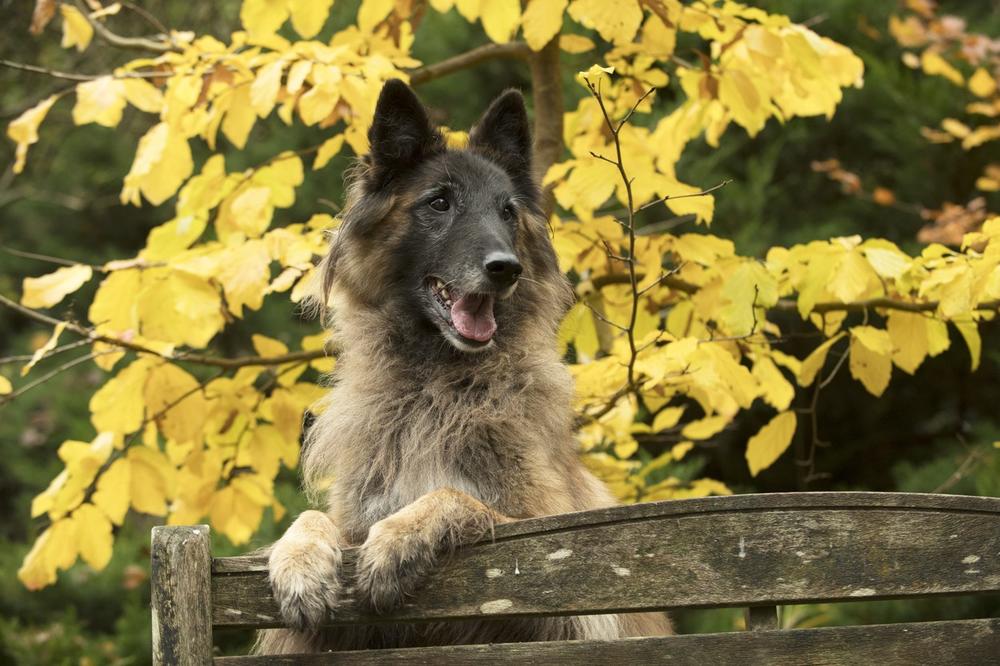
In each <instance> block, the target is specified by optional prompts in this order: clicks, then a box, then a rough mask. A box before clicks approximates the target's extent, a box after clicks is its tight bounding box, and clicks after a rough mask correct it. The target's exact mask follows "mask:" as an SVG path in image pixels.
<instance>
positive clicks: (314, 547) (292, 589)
mask: <svg viewBox="0 0 1000 666" xmlns="http://www.w3.org/2000/svg"><path fill="white" fill-rule="evenodd" d="M340 560H341V557H340V549H339V548H336V547H335V546H332V545H331V544H328V543H322V542H312V543H307V542H303V541H285V542H283V541H278V543H276V544H275V546H274V549H273V550H272V551H271V556H270V558H269V560H268V570H269V572H270V580H271V593H272V595H273V596H274V599H275V601H277V602H278V607H279V608H280V609H281V617H282V619H283V620H284V621H285V624H287V625H288V626H289V627H291V628H293V629H295V630H297V631H315V630H317V629H318V628H319V627H321V626H322V625H323V623H324V622H325V621H326V620H327V619H328V618H329V616H330V614H331V613H332V612H333V611H334V610H335V609H336V608H337V605H338V603H339V601H340V598H341V590H342V585H341V582H340Z"/></svg>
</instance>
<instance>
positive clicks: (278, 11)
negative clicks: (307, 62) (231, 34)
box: [240, 0, 288, 40]
mask: <svg viewBox="0 0 1000 666" xmlns="http://www.w3.org/2000/svg"><path fill="white" fill-rule="evenodd" d="M287 18H288V2H287V0H243V4H242V6H241V7H240V22H242V23H243V27H244V28H245V29H246V31H247V34H248V35H249V36H250V38H251V39H254V40H258V39H265V38H267V37H270V36H271V35H273V34H274V33H275V32H277V31H278V28H280V27H281V24H282V23H284V22H285V19H287Z"/></svg>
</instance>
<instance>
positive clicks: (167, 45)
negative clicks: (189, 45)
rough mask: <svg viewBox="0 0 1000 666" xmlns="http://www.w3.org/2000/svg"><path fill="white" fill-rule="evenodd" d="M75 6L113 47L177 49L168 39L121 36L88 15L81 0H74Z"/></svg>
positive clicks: (164, 50) (156, 51)
mask: <svg viewBox="0 0 1000 666" xmlns="http://www.w3.org/2000/svg"><path fill="white" fill-rule="evenodd" d="M76 6H77V8H78V9H79V10H80V13H81V14H83V16H84V18H86V19H87V22H88V23H90V26H91V27H92V28H93V29H94V32H95V33H96V34H97V36H98V37H100V38H101V39H102V40H103V41H105V42H107V43H108V44H109V45H111V46H114V47H115V48H119V49H127V50H130V51H152V52H154V53H167V52H168V51H177V50H179V49H178V48H177V47H176V46H174V44H173V43H171V42H170V41H164V40H153V39H149V38H147V37H122V36H121V35H118V34H116V33H113V32H111V31H110V30H108V28H107V26H105V25H104V24H103V23H101V22H100V21H98V20H97V19H95V18H92V17H91V16H90V9H89V8H88V7H87V6H86V5H84V4H83V0H76ZM164 38H165V39H166V40H169V37H166V36H164Z"/></svg>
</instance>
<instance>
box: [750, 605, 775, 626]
mask: <svg viewBox="0 0 1000 666" xmlns="http://www.w3.org/2000/svg"><path fill="white" fill-rule="evenodd" d="M743 617H744V618H745V619H746V623H747V631H771V630H772V629H777V628H778V607H777V606H751V607H750V608H747V609H746V610H744V611H743Z"/></svg>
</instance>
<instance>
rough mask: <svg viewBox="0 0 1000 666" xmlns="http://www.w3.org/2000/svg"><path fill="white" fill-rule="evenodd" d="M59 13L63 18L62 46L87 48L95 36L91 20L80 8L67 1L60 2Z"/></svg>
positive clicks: (78, 49)
mask: <svg viewBox="0 0 1000 666" xmlns="http://www.w3.org/2000/svg"><path fill="white" fill-rule="evenodd" d="M59 13H61V14H62V20H63V36H62V47H63V48H64V49H68V48H70V47H71V46H75V47H76V50H77V51H83V50H84V49H86V48H87V46H89V45H90V40H91V39H93V37H94V28H93V26H91V25H90V21H88V20H87V17H86V16H84V15H83V14H82V13H81V12H80V10H79V9H77V8H76V7H73V6H72V5H70V4H68V3H65V2H63V3H60V4H59Z"/></svg>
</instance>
